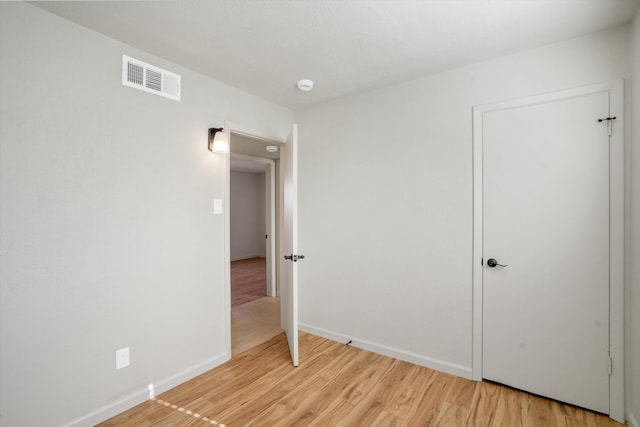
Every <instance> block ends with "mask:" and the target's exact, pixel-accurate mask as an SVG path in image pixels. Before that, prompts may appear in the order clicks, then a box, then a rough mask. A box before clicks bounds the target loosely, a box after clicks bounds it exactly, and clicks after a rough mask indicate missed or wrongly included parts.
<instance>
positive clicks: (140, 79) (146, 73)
mask: <svg viewBox="0 0 640 427" xmlns="http://www.w3.org/2000/svg"><path fill="white" fill-rule="evenodd" d="M122 84H123V85H125V86H129V87H133V88H136V89H140V90H143V91H145V92H149V93H155V94H156V95H160V96H164V97H165V98H170V99H173V100H176V101H180V76H179V75H177V74H174V73H171V72H169V71H166V70H163V69H162V68H158V67H154V66H153V65H149V64H146V63H144V62H142V61H138V60H137V59H133V58H130V57H128V56H127V55H122Z"/></svg>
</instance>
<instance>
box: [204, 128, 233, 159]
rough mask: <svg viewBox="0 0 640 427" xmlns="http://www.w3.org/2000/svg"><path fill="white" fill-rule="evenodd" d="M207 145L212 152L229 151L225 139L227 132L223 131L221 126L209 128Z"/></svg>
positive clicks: (227, 142)
mask: <svg viewBox="0 0 640 427" xmlns="http://www.w3.org/2000/svg"><path fill="white" fill-rule="evenodd" d="M207 147H208V148H209V151H211V152H213V153H228V152H229V141H227V134H226V133H224V132H223V130H222V128H210V129H209V142H208V145H207Z"/></svg>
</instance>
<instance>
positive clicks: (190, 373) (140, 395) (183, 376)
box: [65, 353, 229, 427]
mask: <svg viewBox="0 0 640 427" xmlns="http://www.w3.org/2000/svg"><path fill="white" fill-rule="evenodd" d="M228 360H229V357H228V356H227V354H226V353H223V354H221V355H219V356H216V357H214V358H212V359H209V360H207V361H204V362H202V363H199V364H197V365H195V366H192V367H191V368H188V369H185V370H184V371H182V372H179V373H178V374H176V375H173V376H171V377H169V378H166V379H164V380H162V381H157V382H154V383H153V389H154V392H155V395H158V394H160V393H164V392H165V391H167V390H170V389H172V388H173V387H175V386H177V385H180V384H182V383H184V382H186V381H188V380H190V379H192V378H194V377H197V376H198V375H200V374H202V373H204V372H206V371H208V370H210V369H213V368H215V367H216V366H219V365H221V364H223V363H224V362H226V361H228ZM149 398H150V395H149V384H145V385H144V386H142V390H140V391H138V392H135V393H132V394H130V395H128V396H126V397H124V398H122V399H120V400H117V401H115V402H113V403H111V404H109V405H107V406H104V407H102V408H100V409H98V410H96V411H94V412H91V413H90V414H87V415H85V416H83V417H81V418H78V419H76V420H75V421H72V422H70V423H69V424H66V425H65V427H86V426H92V425H95V424H98V423H101V422H102V421H105V420H108V419H109V418H111V417H113V416H115V415H118V414H120V413H121V412H124V411H126V410H127V409H130V408H133V407H134V406H136V405H139V404H140V403H142V402H145V401H147V400H149Z"/></svg>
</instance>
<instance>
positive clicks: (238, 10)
mask: <svg viewBox="0 0 640 427" xmlns="http://www.w3.org/2000/svg"><path fill="white" fill-rule="evenodd" d="M32 3H33V4H35V5H36V6H38V7H41V8H43V9H46V10H49V11H51V12H53V13H55V14H57V15H60V16H62V17H65V18H67V19H69V20H71V21H75V22H77V23H79V24H81V25H84V26H86V27H88V28H91V29H93V30H96V31H98V32H101V33H104V34H106V35H108V36H110V37H112V38H115V39H118V40H120V41H123V42H125V43H127V44H129V45H132V46H135V47H137V48H140V49H142V50H145V51H148V52H150V53H153V54H155V55H157V56H160V57H163V58H166V59H169V60H171V61H173V62H176V63H178V64H180V65H182V66H185V67H187V68H190V69H192V70H195V71H198V72H200V73H203V74H206V75H209V76H211V77H213V78H215V79H217V80H220V81H223V82H226V83H227V84H230V85H232V86H235V87H237V88H240V89H242V90H244V91H246V92H249V93H252V94H254V95H257V96H260V97H263V98H266V99H269V100H271V101H273V102H276V103H278V104H281V105H284V106H287V107H290V108H293V109H297V108H300V107H304V106H306V105H310V104H314V103H318V102H322V101H326V100H329V99H333V98H337V97H341V96H345V95H349V94H353V93H357V92H361V91H365V90H369V89H373V88H377V87H381V86H386V85H389V84H393V83H397V82H401V81H406V80H410V79H414V78H418V77H421V76H425V75H428V74H433V73H436V72H439V71H443V70H446V69H451V68H454V67H458V66H461V65H465V64H469V63H473V62H477V61H481V60H484V59H489V58H493V57H497V56H501V55H505V54H509V53H513V52H517V51H520V50H524V49H529V48H533V47H536V46H541V45H544V44H548V43H553V42H557V41H560V40H565V39H568V38H572V37H577V36H580V35H583V34H587V33H590V32H594V31H598V30H602V29H605V28H609V27H613V26H618V25H622V24H626V23H628V22H629V21H630V20H631V17H632V15H633V12H634V11H635V9H636V7H637V6H638V2H637V0H416V1H411V0H396V1H380V0H379V1H366V0H359V1H349V0H338V1H336V0H334V1H326V0H273V1H271V0H184V1H181V0H177V1H109V2H108V1H87V2H84V1H70V2H66V1H53V2H32ZM303 78H305V79H312V80H314V81H315V83H316V86H315V88H314V90H313V91H312V92H309V93H304V92H300V91H298V90H297V89H296V88H295V83H296V81H297V80H299V79H303Z"/></svg>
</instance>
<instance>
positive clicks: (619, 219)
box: [472, 80, 625, 422]
mask: <svg viewBox="0 0 640 427" xmlns="http://www.w3.org/2000/svg"><path fill="white" fill-rule="evenodd" d="M599 92H608V93H609V106H610V107H609V114H610V116H615V117H616V120H615V122H613V134H612V135H611V138H610V145H609V163H610V177H609V194H610V204H609V212H610V217H609V218H610V219H609V233H610V234H609V236H610V237H609V238H610V252H609V262H610V264H609V265H610V272H609V297H610V300H609V301H610V302H609V319H610V321H609V340H610V341H609V351H610V357H611V359H612V360H613V370H612V375H611V376H610V378H609V416H610V417H611V418H613V419H615V420H617V421H619V422H624V128H625V127H624V82H623V81H622V80H619V81H613V82H608V83H603V84H597V85H591V86H585V87H579V88H574V89H569V90H564V91H559V92H552V93H546V94H542V95H535V96H529V97H524V98H518V99H513V100H508V101H503V102H498V103H493V104H486V105H480V106H475V107H473V268H472V271H473V272H472V274H473V275H472V282H473V302H472V304H473V343H472V347H473V348H472V378H473V379H474V380H476V381H482V295H483V276H482V275H483V266H482V259H483V253H482V248H483V194H482V188H483V187H482V186H483V184H482V177H483V169H482V168H483V161H482V153H483V145H482V144H483V142H482V117H483V114H484V113H485V112H489V111H496V110H504V109H509V108H515V107H521V106H525V105H534V104H542V103H545V102H552V101H555V100H560V99H566V98H572V97H576V96H581V95H586V94H592V93H599ZM595 119H596V118H594V120H595ZM540 125H541V126H544V123H541V124H540ZM603 126H606V124H604V123H603Z"/></svg>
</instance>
